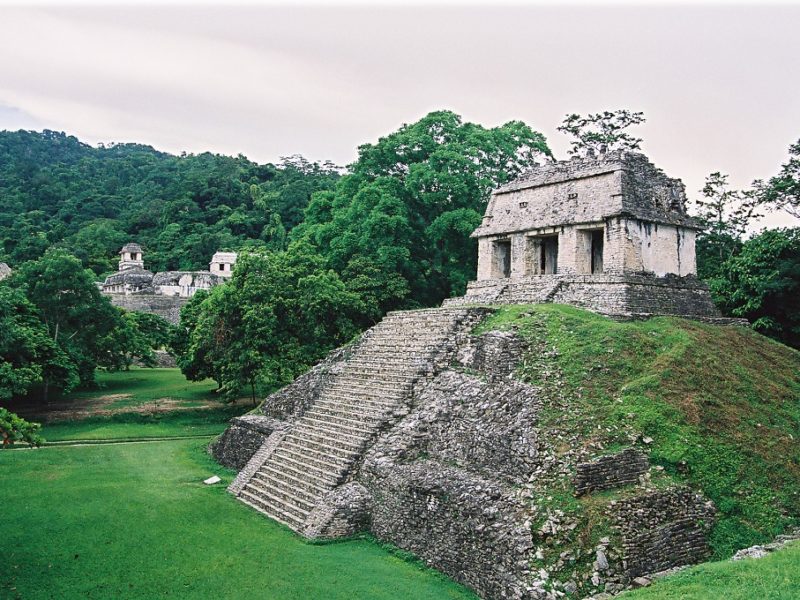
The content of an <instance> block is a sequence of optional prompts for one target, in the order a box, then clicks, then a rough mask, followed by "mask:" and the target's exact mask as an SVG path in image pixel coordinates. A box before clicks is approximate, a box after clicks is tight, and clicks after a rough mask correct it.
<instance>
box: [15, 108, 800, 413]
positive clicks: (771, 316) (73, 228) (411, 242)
mask: <svg viewBox="0 0 800 600" xmlns="http://www.w3.org/2000/svg"><path fill="white" fill-rule="evenodd" d="M643 121H644V117H643V115H642V114H641V113H634V112H631V111H627V110H620V111H616V112H614V113H610V112H605V113H598V114H596V115H588V116H587V117H581V116H579V115H568V116H567V118H566V119H565V121H564V124H563V125H562V126H561V127H560V128H559V130H560V131H562V132H563V133H566V134H567V135H570V136H571V137H572V138H573V139H572V149H571V150H570V153H571V154H577V155H596V154H597V153H600V152H605V151H609V150H615V149H629V150H635V149H638V148H639V146H640V143H641V141H642V140H641V139H639V138H635V137H633V136H631V135H630V134H628V133H627V131H626V129H627V128H628V127H629V126H631V125H636V124H639V123H641V122H643ZM789 150H790V158H789V160H788V162H786V163H785V164H784V165H782V166H780V168H779V169H776V171H777V172H778V174H777V175H775V176H774V177H773V178H771V179H769V180H767V181H756V182H754V183H753V185H752V186H751V189H748V190H732V189H730V188H729V186H728V184H727V178H726V176H725V175H724V174H721V173H713V174H711V175H709V177H708V180H707V183H706V186H705V187H704V188H703V190H701V193H700V196H699V197H698V198H697V202H696V204H695V207H694V213H695V215H696V216H697V217H698V218H700V219H701V221H702V223H703V224H704V226H705V228H706V229H705V231H704V232H703V234H702V235H701V237H700V238H699V240H698V272H699V275H700V276H701V277H702V278H704V279H706V280H707V281H708V282H709V284H710V286H711V289H712V293H713V294H714V297H715V300H716V301H717V303H718V304H719V305H720V307H721V308H722V310H723V312H724V313H725V314H726V315H731V316H738V317H746V318H748V319H750V320H751V322H753V323H754V326H755V328H756V329H757V330H759V331H761V332H763V333H766V334H767V335H770V336H771V337H774V338H776V339H778V340H781V341H783V342H784V343H787V344H789V345H793V346H795V347H798V346H800V230H798V229H797V228H795V229H775V230H769V231H763V232H760V233H757V234H756V235H750V229H752V227H751V225H752V222H753V219H754V218H755V217H756V216H757V215H758V214H759V213H761V212H764V211H767V210H771V209H774V208H775V207H780V208H782V209H785V210H789V211H790V212H792V211H797V210H798V208H797V207H798V205H800V185H798V183H797V181H798V179H800V177H799V176H798V173H800V143H798V144H796V145H794V146H792V147H791V148H790V149H789ZM549 160H553V156H552V153H551V152H550V149H549V148H548V145H547V142H546V140H545V138H544V136H543V135H542V134H540V133H538V132H536V131H534V130H533V129H531V128H530V127H529V126H528V125H526V124H525V123H522V122H519V121H512V122H509V123H506V124H504V125H502V126H499V127H494V128H485V127H483V126H481V125H477V124H473V123H468V122H464V121H463V120H462V119H461V118H460V117H459V116H458V115H456V114H454V113H452V112H449V111H439V112H434V113H430V114H429V115H427V116H425V117H423V118H422V119H420V120H419V121H417V122H415V123H411V124H408V125H404V126H403V127H401V128H400V129H399V130H397V131H395V132H392V133H390V134H388V135H386V136H385V137H382V138H380V139H379V140H377V141H376V142H374V143H370V144H364V145H362V146H360V147H359V148H358V158H357V160H356V161H355V162H354V163H353V164H351V165H349V166H348V167H347V169H346V170H345V169H339V168H337V167H335V166H334V165H332V164H331V163H327V162H326V163H322V164H320V163H314V162H309V161H307V160H305V159H303V158H302V157H299V156H295V157H291V158H287V159H284V160H282V162H280V163H279V164H277V165H273V164H266V165H259V164H256V163H253V162H251V161H249V160H248V159H246V158H245V157H243V156H238V157H227V156H220V155H214V154H208V153H206V154H200V155H181V156H173V155H170V154H166V153H163V152H158V151H156V150H154V149H153V148H150V147H148V146H142V145H137V144H120V145H113V146H100V147H98V148H93V147H91V146H89V145H86V144H83V143H81V142H80V141H78V140H77V139H76V138H74V137H70V136H67V135H65V134H63V133H55V132H51V131H45V132H42V133H36V132H26V131H19V132H0V261H5V262H8V263H9V264H10V265H11V267H12V268H13V269H14V270H15V275H14V276H13V277H11V278H9V279H7V280H6V281H5V282H4V283H3V284H0V286H4V287H7V288H9V290H11V291H9V292H7V293H5V294H2V295H0V318H4V319H5V322H6V323H7V324H8V327H7V328H5V329H6V331H11V329H12V328H15V330H16V334H15V335H17V338H19V339H22V340H28V341H30V340H34V339H40V340H45V339H47V340H49V341H47V342H46V343H45V342H42V344H39V346H38V347H40V350H41V351H37V350H36V347H37V346H36V344H34V343H33V342H30V343H28V344H27V346H25V347H29V349H30V352H28V354H25V353H20V352H18V351H17V350H16V348H19V347H22V346H20V342H19V341H18V340H17V341H14V340H15V339H17V338H13V337H12V336H10V335H8V334H5V332H0V333H4V334H5V339H0V392H2V393H0V399H4V398H5V399H7V398H11V397H13V396H15V395H19V394H20V393H24V392H25V391H27V390H30V389H33V387H35V386H36V385H42V384H44V385H48V382H50V383H52V384H53V385H55V386H57V387H59V388H61V389H69V388H70V387H72V386H74V385H76V384H78V383H81V384H84V385H86V384H90V383H91V381H92V377H93V371H94V369H95V368H96V367H98V366H99V367H105V368H121V367H124V366H126V365H128V364H130V361H131V360H133V358H135V357H143V358H144V359H145V360H147V357H148V355H149V354H151V352H152V349H153V348H155V347H159V346H161V347H164V346H166V347H169V348H171V349H172V351H173V352H174V354H176V356H177V357H178V361H179V364H180V366H181V368H182V369H183V371H184V373H185V374H186V376H187V377H189V378H191V379H202V378H205V377H212V378H214V379H215V380H216V381H217V382H218V383H219V385H220V388H221V390H222V391H224V392H225V395H226V396H227V397H231V398H232V397H237V396H238V395H241V394H242V393H244V392H247V393H248V394H252V395H253V397H254V398H255V397H256V396H257V395H258V394H262V393H266V392H268V391H269V390H271V389H274V388H275V387H276V386H279V385H282V384H284V383H286V382H288V381H290V380H291V379H292V378H294V377H295V376H297V375H298V374H299V373H301V372H303V371H304V370H305V369H307V368H308V367H309V366H310V365H312V364H314V363H315V362H316V361H318V360H319V359H320V358H321V357H322V356H324V354H325V353H326V352H328V351H329V350H331V349H332V348H334V347H336V346H338V345H340V344H343V343H346V342H347V341H349V340H350V339H352V337H353V336H354V335H356V334H357V333H358V332H359V331H362V330H364V329H365V328H367V327H369V326H370V325H372V324H374V323H376V322H377V321H378V320H380V319H381V317H382V316H383V315H384V314H385V313H386V311H388V310H393V309H399V308H413V307H419V306H436V305H438V304H439V303H440V302H441V301H442V299H444V298H446V297H448V296H451V295H455V294H460V293H463V291H464V288H465V285H466V283H467V281H469V280H470V279H472V278H473V277H474V273H475V266H476V258H477V256H476V255H477V252H476V248H475V242H474V240H471V239H470V238H469V234H470V233H471V232H472V231H473V230H474V228H475V227H476V226H477V224H478V223H479V222H480V219H481V215H482V213H483V211H484V208H485V204H486V201H487V200H488V197H489V194H490V192H491V190H492V189H494V188H496V187H497V186H499V185H502V184H503V183H505V182H508V181H510V180H512V179H514V178H515V177H517V176H518V175H519V174H520V173H521V172H523V171H524V170H526V169H528V168H530V167H531V166H532V165H534V164H536V163H541V162H544V161H549ZM748 236H749V237H748ZM128 241H137V242H139V243H140V244H142V245H143V246H144V248H145V250H146V257H145V260H146V266H147V267H148V268H150V269H152V270H164V269H204V268H207V265H208V261H209V259H210V257H211V255H212V254H213V253H214V252H215V251H216V250H221V249H229V250H237V251H240V259H239V262H238V263H237V268H236V269H235V271H234V276H233V278H232V280H231V281H230V282H229V283H228V284H226V285H224V286H219V287H217V288H214V289H213V290H211V291H210V292H207V293H206V292H201V293H198V294H197V295H196V296H195V297H194V298H193V299H192V300H191V302H190V303H189V304H188V305H187V306H186V308H185V309H184V311H183V315H182V320H181V324H180V326H179V327H178V328H174V329H173V328H170V327H168V326H166V325H165V324H164V323H158V322H156V320H153V319H144V318H139V317H138V316H133V315H130V314H124V313H120V311H116V312H115V310H116V309H115V310H111V307H110V305H108V306H107V303H108V301H107V299H105V298H103V297H102V296H100V295H99V294H97V293H96V288H95V289H94V291H90V290H89V288H90V287H94V285H93V283H92V281H93V280H96V279H97V278H98V277H100V276H101V275H102V274H103V273H106V272H108V271H112V270H115V269H116V259H117V255H116V254H117V251H118V250H119V248H120V247H121V246H122V245H123V244H124V243H125V242H128ZM59 270H61V271H63V273H64V277H61V278H59V277H56V276H53V275H52V274H53V273H57V272H59ZM67 275H69V278H66V276H67ZM65 278H66V279H65ZM50 279H52V281H51V280H50ZM53 285H54V286H56V287H58V286H60V288H59V289H60V291H58V290H56V289H55V288H53V287H52V286H53ZM47 286H51V287H50V288H48V287H47ZM12 292H13V293H12ZM51 297H55V298H59V299H60V300H59V302H51V301H50V299H51ZM67 299H68V300H69V301H67ZM91 315H101V316H100V317H98V316H95V317H92V316H91ZM87 318H91V319H93V324H94V326H95V327H101V326H102V331H100V330H99V329H98V333H97V335H91V336H90V335H88V334H87V331H89V329H86V331H84V329H85V328H82V326H81V323H83V322H86V319H87ZM36 321H38V322H39V325H37V323H36ZM64 328H67V329H69V332H68V333H67V335H68V336H69V337H65V330H64ZM14 365H16V366H15V367H14V369H16V372H17V373H23V372H24V373H26V374H27V375H26V377H25V378H24V381H23V380H22V379H19V377H18V378H17V380H15V379H14V378H13V377H11V376H9V377H8V378H6V379H8V381H5V383H4V380H3V378H4V377H5V376H4V375H3V373H5V372H6V371H8V372H9V373H10V372H11V371H9V369H11V367H12V366H14ZM22 366H26V368H27V370H25V371H21V370H20V369H21V368H22ZM5 367H9V369H5ZM4 369H5V370H4ZM12 370H13V369H12Z"/></svg>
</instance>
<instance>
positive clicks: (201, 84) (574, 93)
mask: <svg viewBox="0 0 800 600" xmlns="http://www.w3.org/2000/svg"><path fill="white" fill-rule="evenodd" d="M0 16H1V17H2V18H0V56H1V57H3V60H1V61H0V129H9V130H15V129H19V128H22V129H34V130H41V129H45V128H46V129H53V130H59V131H65V132H66V133H68V134H70V135H74V136H76V137H78V138H79V139H81V140H82V141H85V142H87V143H91V144H93V145H97V144H98V143H110V142H117V143H124V142H136V143H142V144H148V145H152V146H153V147H155V148H157V149H159V150H163V151H167V152H172V153H176V154H177V153H180V152H182V151H186V152H193V153H199V152H204V151H210V152H217V153H222V154H229V155H236V154H244V155H245V156H247V157H248V158H250V159H251V160H254V161H257V162H261V163H263V162H276V161H277V160H279V158H280V157H281V156H287V155H291V154H302V155H303V156H305V157H306V158H308V159H310V160H320V161H322V160H326V159H329V160H332V161H333V162H335V163H337V164H340V165H346V164H348V163H350V162H352V161H353V160H354V159H355V158H356V153H357V147H358V145H359V144H363V143H368V142H374V141H376V140H377V139H378V138H379V137H380V136H382V135H386V134H388V133H391V132H392V131H394V130H396V129H397V128H398V127H399V126H400V125H402V124H403V123H410V122H413V121H416V120H417V119H419V118H420V117H422V116H424V115H425V114H427V113H428V112H430V111H432V110H439V109H448V110H453V111H454V112H456V113H458V114H460V115H461V116H462V117H463V118H464V120H467V121H473V122H477V123H481V124H483V125H484V126H487V127H491V126H495V125H499V124H501V123H504V122H507V121H510V120H522V121H525V122H526V123H528V124H529V125H530V126H531V127H533V128H534V129H536V130H538V131H541V132H542V133H544V134H545V135H546V136H547V139H548V143H549V144H550V147H551V148H552V149H553V151H554V152H555V154H556V155H557V157H559V158H566V150H567V148H568V145H569V143H568V142H569V141H568V139H567V138H566V137H565V136H563V135H560V134H558V133H557V132H556V127H557V126H558V124H559V123H560V122H561V120H562V119H563V117H564V115H565V114H567V113H571V112H579V113H587V112H598V111H602V110H613V109H616V108H629V109H631V110H641V111H644V113H645V115H646V116H647V119H648V122H647V123H646V124H645V125H643V126H641V127H639V128H636V129H635V130H634V131H633V133H635V134H636V135H637V136H639V137H642V138H644V143H643V146H642V149H643V151H644V152H645V153H646V154H648V155H649V156H650V158H651V159H652V160H653V161H654V162H655V163H656V164H657V165H658V166H660V167H662V168H663V169H664V170H665V171H666V172H667V173H668V174H669V175H671V176H673V177H680V178H681V179H683V180H684V182H685V183H686V186H687V192H688V194H689V196H690V197H691V198H695V197H697V196H698V190H699V189H700V187H702V183H703V179H704V177H705V175H707V174H708V173H710V172H713V171H722V172H726V173H729V174H730V175H731V183H732V185H733V186H735V187H744V186H747V185H748V184H749V183H750V182H751V181H752V180H753V179H756V178H768V177H770V176H771V175H773V174H775V173H776V172H777V171H778V169H779V167H780V164H781V163H783V162H785V161H786V160H787V157H788V146H789V145H790V144H791V143H793V142H795V141H797V140H798V138H800V110H798V107H800V78H798V77H797V76H796V73H797V67H798V62H800V59H798V57H800V37H798V36H796V35H795V29H796V25H797V24H798V23H800V7H798V6H771V7H759V6H700V7H689V6H685V5H681V6H653V7H646V8H639V7H635V6H620V5H618V6H598V5H597V4H592V5H590V6H589V5H586V6H578V5H572V6H564V7H560V6H552V5H550V6H506V7H498V8H495V7H488V6H485V7H484V6H468V7H453V6H447V7H441V6H440V7H422V6H413V7H408V8H401V7H391V8H386V7H384V8H380V9H371V8H368V7H357V6H349V7H339V8H333V7H328V6H326V7H321V6H305V7H302V8H290V7H285V6H239V7H233V8H223V7H219V6H202V7H169V8H160V7H155V6H137V7H128V8H104V7H100V6H92V7H89V6H85V7H60V8H47V7H36V8H10V7H6V6H3V7H0ZM764 224H766V225H769V226H775V225H796V224H797V220H795V219H792V218H791V217H789V216H788V215H770V216H769V217H768V219H767V220H766V221H765V223H764Z"/></svg>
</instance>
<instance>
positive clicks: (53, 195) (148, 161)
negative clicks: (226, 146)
mask: <svg viewBox="0 0 800 600" xmlns="http://www.w3.org/2000/svg"><path fill="white" fill-rule="evenodd" d="M338 177H339V169H338V168H337V167H335V166H334V165H332V164H330V163H325V164H318V163H311V162H308V161H306V160H305V159H303V158H302V157H299V156H294V157H289V158H286V159H284V160H283V161H282V162H281V163H280V164H278V165H271V164H267V165H259V164H256V163H254V162H251V161H249V160H247V159H246V158H245V157H243V156H237V157H230V156H221V155H218V154H210V153H204V154H199V155H182V156H173V155H171V154H166V153H164V152H158V151H156V150H154V149H153V148H151V147H150V146H143V145H139V144H116V145H112V146H105V147H104V146H100V147H98V148H94V147H92V146H89V145H87V144H84V143H81V142H80V141H79V140H78V139H77V138H75V137H72V136H68V135H66V134H64V133H57V132H54V131H44V132H42V133H37V132H33V131H17V132H9V131H0V261H5V262H7V263H8V264H10V265H11V266H12V267H15V266H18V265H20V264H21V263H23V262H24V261H27V260H33V259H37V258H40V257H41V256H43V255H44V253H45V251H46V250H47V249H48V248H50V247H60V248H64V249H66V250H68V251H69V252H70V253H71V254H73V255H75V256H77V257H78V258H79V259H80V260H81V261H82V262H83V264H84V265H85V266H86V267H87V268H90V269H92V271H93V272H94V273H96V274H98V275H99V274H102V273H104V272H107V271H111V270H116V259H117V256H116V253H117V252H118V251H119V248H120V247H121V246H122V245H123V244H124V243H126V242H128V241H131V240H135V241H138V242H139V243H140V244H143V245H144V247H145V248H146V249H147V265H148V268H151V269H153V270H167V269H186V270H190V269H207V268H208V262H209V260H210V258H211V255H212V254H213V253H214V252H216V251H217V250H220V249H238V248H244V247H268V248H269V247H276V246H277V247H280V246H282V245H283V244H284V243H285V237H286V236H285V234H286V231H287V230H290V229H292V227H294V226H295V225H297V224H298V223H299V222H300V221H301V220H302V219H303V211H304V209H305V207H306V205H307V204H308V202H309V200H310V198H311V195H312V194H313V193H314V192H316V191H320V190H328V189H331V188H332V187H333V185H334V183H335V182H336V180H337V179H338Z"/></svg>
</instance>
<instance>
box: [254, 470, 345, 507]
mask: <svg viewBox="0 0 800 600" xmlns="http://www.w3.org/2000/svg"><path fill="white" fill-rule="evenodd" d="M251 481H256V482H258V481H260V482H261V483H262V484H263V485H266V486H273V485H278V483H277V482H281V483H282V485H285V486H289V488H290V489H291V490H292V493H293V494H296V495H297V496H298V497H299V498H303V499H304V500H305V501H306V502H310V503H311V504H313V505H316V503H317V502H318V501H319V499H320V498H321V497H322V496H323V495H325V494H327V493H328V491H329V489H330V488H329V487H328V486H325V487H322V488H320V487H319V486H318V485H317V484H316V483H315V482H314V481H312V480H310V479H303V480H301V479H298V478H296V477H295V476H293V475H292V474H291V473H288V472H281V473H279V472H278V471H275V470H269V469H265V470H264V471H259V472H258V473H256V474H255V475H253V478H252V479H251Z"/></svg>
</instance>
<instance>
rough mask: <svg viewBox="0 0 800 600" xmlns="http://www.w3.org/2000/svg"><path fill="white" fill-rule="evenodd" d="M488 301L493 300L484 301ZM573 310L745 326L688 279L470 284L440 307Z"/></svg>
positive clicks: (574, 278) (564, 278)
mask: <svg viewBox="0 0 800 600" xmlns="http://www.w3.org/2000/svg"><path fill="white" fill-rule="evenodd" d="M487 298H492V299H491V300H487ZM485 302H488V303H490V304H537V303H546V302H555V303H561V304H572V305H574V306H579V307H581V308H586V309H587V310H592V311H595V312H599V313H601V314H606V315H610V316H616V317H628V318H638V317H648V316H654V315H673V316H682V317H688V318H693V319H696V318H699V319H701V320H709V321H711V322H715V323H721V324H722V323H733V324H746V323H747V322H746V321H743V320H742V319H725V318H723V317H721V315H720V312H719V309H717V307H716V306H715V305H714V302H713V301H712V300H711V294H710V292H709V291H708V286H706V284H705V283H704V282H702V281H701V280H699V279H697V278H696V277H693V276H687V277H678V276H672V275H670V276H665V277H656V276H654V275H649V274H644V273H643V274H640V275H633V274H628V275H614V274H610V273H609V274H601V275H558V274H556V275H539V276H531V277H520V278H517V279H492V280H484V281H475V282H471V283H470V284H469V285H468V286H467V293H466V295H464V296H462V297H460V298H450V299H448V300H445V302H444V303H443V306H447V307H451V306H460V305H468V304H480V303H485Z"/></svg>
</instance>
